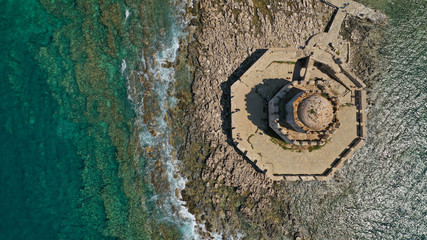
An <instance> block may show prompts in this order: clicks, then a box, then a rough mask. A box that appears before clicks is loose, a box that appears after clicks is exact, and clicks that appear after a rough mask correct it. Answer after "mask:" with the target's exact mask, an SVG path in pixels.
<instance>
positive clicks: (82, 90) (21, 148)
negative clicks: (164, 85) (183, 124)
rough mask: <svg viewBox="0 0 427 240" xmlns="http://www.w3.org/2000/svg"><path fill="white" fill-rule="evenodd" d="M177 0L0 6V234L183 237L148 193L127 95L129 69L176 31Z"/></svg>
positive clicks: (12, 0)
mask: <svg viewBox="0 0 427 240" xmlns="http://www.w3.org/2000/svg"><path fill="white" fill-rule="evenodd" d="M175 5H176V4H175V3H173V2H170V1H167V0H156V1H132V0H128V1H115V0H106V1H72V0H69V1H66V0H64V1H46V0H40V1H37V0H25V1H24V0H2V1H0V8H1V9H2V14H1V20H0V21H1V28H0V36H1V37H0V41H1V46H0V49H1V60H0V61H1V73H0V74H1V81H0V96H1V104H0V239H117V238H121V239H147V238H158V237H162V238H166V239H172V238H178V236H179V235H180V234H181V233H180V231H181V230H180V229H178V228H177V227H176V224H175V222H174V219H171V220H170V221H163V220H162V219H161V218H162V217H163V216H164V215H165V214H166V212H165V211H161V210H159V208H161V207H162V205H159V204H158V203H156V201H155V200H152V199H153V198H154V197H155V196H156V194H155V190H154V188H153V186H152V185H151V183H150V180H149V179H150V178H151V176H150V173H147V171H146V170H147V169H149V168H148V167H147V166H148V165H150V162H149V160H148V158H146V157H144V156H143V155H141V151H139V150H138V149H139V148H140V144H139V141H140V135H141V134H145V133H144V129H141V128H140V127H138V126H137V125H135V119H136V116H137V114H136V112H135V111H134V110H135V108H134V107H133V106H132V104H131V103H130V101H129V100H128V74H130V71H131V70H137V71H139V72H144V70H145V69H143V66H141V64H140V59H141V58H145V59H148V58H150V54H154V53H153V51H154V49H159V47H160V46H162V44H163V43H165V44H167V43H168V42H170V39H174V38H177V37H176V36H174V32H173V29H172V25H173V24H174V22H175V21H176V19H174V15H173V14H171V12H173V11H175V7H176V6H175ZM178 30H179V29H178ZM171 60H172V61H173V59H171ZM165 201H166V202H167V201H168V200H165ZM178 205H179V203H178Z"/></svg>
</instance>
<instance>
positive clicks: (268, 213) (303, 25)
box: [168, 0, 384, 239]
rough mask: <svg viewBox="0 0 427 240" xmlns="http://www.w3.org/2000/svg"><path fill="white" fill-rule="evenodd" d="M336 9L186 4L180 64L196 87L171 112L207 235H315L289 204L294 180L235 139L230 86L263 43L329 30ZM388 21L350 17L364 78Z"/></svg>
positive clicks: (313, 4) (371, 70)
mask: <svg viewBox="0 0 427 240" xmlns="http://www.w3.org/2000/svg"><path fill="white" fill-rule="evenodd" d="M334 10H335V8H333V7H331V6H329V5H327V4H325V3H323V2H321V1H318V0H302V1H293V0H292V1H274V2H273V1H268V0H248V1H239V0H235V1H196V2H194V3H193V6H192V7H191V8H189V9H188V12H189V14H191V15H192V16H193V18H192V20H191V23H190V25H191V28H193V30H192V34H190V36H189V39H188V41H187V43H184V42H183V43H182V47H181V49H180V51H181V52H180V53H181V60H179V61H178V65H182V62H185V63H186V64H187V65H188V64H189V65H190V66H191V75H192V84H191V94H190V95H189V93H188V92H185V90H182V89H181V90H179V91H178V93H177V98H178V99H179V100H180V101H179V104H178V107H177V109H175V110H173V111H171V113H170V118H169V119H168V120H169V122H170V124H171V125H172V126H173V128H175V129H176V131H175V138H174V139H175V140H174V141H175V145H179V147H180V150H179V152H178V158H179V159H180V160H182V162H183V165H182V166H181V174H183V175H184V176H185V177H186V178H187V179H188V182H187V184H186V188H185V190H184V191H183V192H182V193H181V195H182V198H183V200H184V201H186V203H187V206H188V208H189V210H190V212H191V213H193V214H194V215H195V216H196V219H197V221H198V223H200V224H202V225H204V226H205V227H206V229H205V230H206V231H207V232H206V231H205V230H200V232H201V234H202V235H203V238H208V237H209V236H211V235H210V233H208V232H211V233H218V234H221V235H222V236H223V237H224V238H226V239H228V238H230V237H237V236H245V239H300V238H303V239H311V232H310V230H309V229H308V228H307V227H306V226H302V225H301V224H300V222H299V220H298V218H297V217H295V215H294V214H293V212H292V209H293V208H292V204H293V202H294V201H297V199H294V198H293V195H292V187H291V186H290V185H292V184H294V183H288V182H285V181H283V182H273V181H271V180H270V179H269V178H267V177H266V176H265V175H264V174H263V173H261V172H260V171H257V169H256V168H255V167H254V166H253V165H252V164H251V162H250V161H249V160H248V159H245V158H244V157H243V156H242V155H241V154H240V152H239V151H238V150H237V149H236V148H235V147H234V145H233V144H232V142H231V119H230V86H231V84H232V83H233V82H234V81H236V80H237V79H238V78H239V77H240V76H241V75H242V74H243V73H244V72H245V71H246V70H247V69H248V68H249V67H250V66H251V65H252V64H253V63H254V62H255V61H256V60H257V59H258V58H259V57H260V56H261V55H262V54H263V53H264V52H265V49H268V48H272V47H294V48H298V47H302V46H304V45H305V42H306V41H307V39H308V38H309V37H310V36H312V35H314V34H316V33H319V32H323V31H324V30H325V28H326V27H327V25H328V22H329V21H330V20H331V18H332V15H333V13H334ZM378 14H380V13H378ZM383 22H384V18H383V17H378V16H377V15H373V17H371V18H369V19H357V18H354V17H348V18H347V19H346V20H345V22H344V23H343V26H342V28H341V37H342V38H345V39H346V40H347V41H350V43H351V48H352V49H358V51H351V55H350V59H351V62H350V63H351V65H352V66H353V68H354V70H355V72H356V73H357V74H358V75H359V77H360V78H361V79H363V80H366V79H370V80H375V77H378V76H380V74H381V68H380V64H379V60H378V58H377V54H376V53H377V50H376V48H377V46H378V43H379V42H380V41H381V28H378V27H375V26H377V23H383ZM367 85H368V87H369V82H368V83H367ZM178 88H179V86H178ZM368 90H369V89H368ZM179 139H184V141H183V142H182V141H180V140H179ZM177 142H179V144H177ZM334 181H339V174H338V175H337V176H335V177H334ZM177 194H179V193H177Z"/></svg>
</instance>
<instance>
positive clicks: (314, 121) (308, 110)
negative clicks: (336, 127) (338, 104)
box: [298, 94, 334, 130]
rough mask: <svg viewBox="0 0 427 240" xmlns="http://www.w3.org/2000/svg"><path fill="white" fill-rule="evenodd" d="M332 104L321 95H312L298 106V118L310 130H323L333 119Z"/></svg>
mask: <svg viewBox="0 0 427 240" xmlns="http://www.w3.org/2000/svg"><path fill="white" fill-rule="evenodd" d="M333 117H334V111H333V108H332V104H331V102H329V100H328V99H326V98H324V97H322V96H321V95H319V94H314V95H311V96H309V97H307V98H305V99H304V100H302V102H301V103H300V104H299V105H298V118H299V120H300V121H301V122H302V123H303V124H304V125H306V126H307V127H308V128H310V129H313V130H322V129H323V128H324V127H326V126H327V125H328V124H329V123H330V122H331V121H332V119H333Z"/></svg>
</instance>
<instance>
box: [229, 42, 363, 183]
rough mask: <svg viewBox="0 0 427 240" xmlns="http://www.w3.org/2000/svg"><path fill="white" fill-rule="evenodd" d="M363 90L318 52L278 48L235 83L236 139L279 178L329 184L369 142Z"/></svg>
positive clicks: (343, 66)
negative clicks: (357, 150) (325, 181)
mask: <svg viewBox="0 0 427 240" xmlns="http://www.w3.org/2000/svg"><path fill="white" fill-rule="evenodd" d="M364 87H365V85H364V84H363V82H362V81H360V80H359V79H358V78H357V77H356V76H355V75H354V74H353V73H351V72H350V71H349V70H348V67H347V66H346V64H345V63H342V62H340V61H339V60H338V59H337V58H336V56H335V55H333V54H331V53H329V52H328V51H324V50H321V49H318V48H308V49H290V48H275V49H269V50H268V51H267V52H265V53H264V55H263V56H261V57H260V58H259V59H258V60H257V61H256V62H255V63H254V64H253V65H252V66H251V67H250V68H249V69H248V70H247V71H246V72H245V73H244V74H243V75H242V76H241V77H240V79H239V80H238V81H236V82H235V83H234V84H233V85H232V86H231V111H232V138H233V141H234V143H235V145H236V146H237V148H238V149H240V151H241V152H242V153H243V154H244V155H245V156H246V157H247V158H249V160H251V161H252V162H253V164H254V165H255V166H256V167H257V168H258V169H260V170H261V171H263V172H264V173H265V174H266V175H267V176H268V177H270V178H271V179H273V180H283V179H285V180H327V179H329V178H330V177H331V176H332V175H333V173H334V172H335V171H336V170H337V169H339V168H340V167H342V166H343V164H344V162H345V161H346V160H347V159H348V158H349V157H350V156H351V155H352V153H353V151H354V150H355V149H357V148H358V147H360V146H361V144H362V143H363V141H364V139H365V137H366V128H365V126H364V124H365V120H366V116H365V113H364V107H365V105H366V104H365V99H366V94H365V91H364Z"/></svg>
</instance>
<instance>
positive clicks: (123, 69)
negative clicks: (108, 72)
mask: <svg viewBox="0 0 427 240" xmlns="http://www.w3.org/2000/svg"><path fill="white" fill-rule="evenodd" d="M126 67H127V66H126V60H125V59H122V67H121V68H120V72H121V73H122V74H123V73H124V72H125V70H126Z"/></svg>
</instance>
